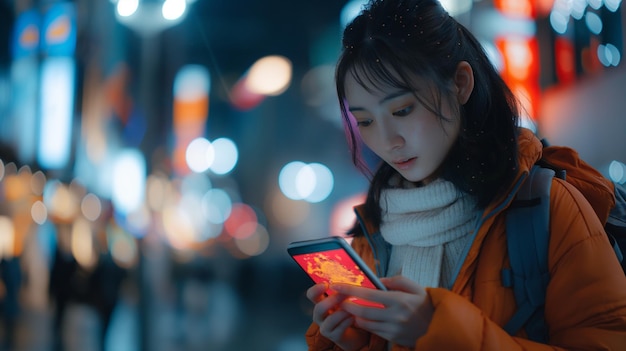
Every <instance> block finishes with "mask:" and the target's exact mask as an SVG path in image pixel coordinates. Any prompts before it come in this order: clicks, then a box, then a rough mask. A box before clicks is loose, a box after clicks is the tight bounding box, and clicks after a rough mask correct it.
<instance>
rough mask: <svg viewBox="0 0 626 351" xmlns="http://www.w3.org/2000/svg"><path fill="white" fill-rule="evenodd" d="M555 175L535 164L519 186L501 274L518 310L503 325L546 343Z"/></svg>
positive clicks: (508, 222)
mask: <svg viewBox="0 0 626 351" xmlns="http://www.w3.org/2000/svg"><path fill="white" fill-rule="evenodd" d="M554 176H555V172H554V171H553V170H551V169H548V168H543V167H541V166H537V165H535V166H534V167H533V168H532V169H531V172H530V173H529V175H528V177H527V178H526V179H525V180H524V182H523V183H522V185H521V187H520V189H519V191H518V193H517V195H516V199H515V200H514V202H513V203H512V204H511V207H510V208H509V209H508V210H507V214H506V227H507V228H506V235H507V246H508V254H509V261H510V264H511V269H510V270H503V271H502V279H503V284H504V285H505V286H512V287H513V292H514V294H515V300H516V303H517V311H516V313H515V314H514V315H513V317H512V318H511V320H510V321H509V322H508V323H507V324H506V325H505V326H504V329H505V330H506V331H507V332H508V333H509V334H510V335H516V334H517V332H518V331H519V330H520V329H521V328H522V327H525V329H526V332H527V334H528V337H529V338H530V339H531V340H535V341H538V342H546V341H547V339H548V329H547V326H546V324H545V317H544V304H545V299H546V289H547V286H548V282H549V280H550V274H549V272H548V246H549V241H550V232H549V231H550V229H549V228H550V226H549V224H550V186H551V185H552V178H553V177H554Z"/></svg>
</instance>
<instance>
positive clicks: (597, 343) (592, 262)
mask: <svg viewBox="0 0 626 351" xmlns="http://www.w3.org/2000/svg"><path fill="white" fill-rule="evenodd" d="M519 145H520V155H521V156H520V174H519V177H520V179H521V177H522V175H523V174H526V173H528V170H529V168H530V167H531V166H532V165H533V164H534V163H535V161H537V160H538V159H539V158H540V157H541V153H542V151H541V150H542V146H541V143H540V141H539V140H538V139H537V138H535V136H534V135H533V134H532V133H531V132H530V131H528V130H523V131H522V132H521V133H520V136H519ZM520 179H518V181H519V180H520ZM516 183H517V182H516ZM512 189H514V188H513V187H512ZM606 189H610V190H612V189H613V188H612V185H611V184H610V182H607V183H606ZM513 195H514V194H513V192H509V194H507V195H506V196H503V197H502V198H500V199H499V200H497V201H494V202H493V203H492V204H491V205H490V206H489V207H488V208H487V209H486V210H485V211H484V213H483V217H482V223H481V224H480V227H479V229H478V230H477V232H476V233H475V238H474V241H473V244H472V246H471V247H470V249H469V251H468V254H467V256H466V258H465V260H464V263H463V264H462V266H461V268H460V271H459V273H458V275H457V278H456V280H455V282H454V284H453V285H452V286H451V287H450V288H449V289H446V288H428V289H427V292H428V294H429V296H430V299H431V301H432V304H433V306H434V307H435V312H434V315H433V319H432V322H431V324H430V327H429V328H428V332H427V333H426V334H425V335H424V336H422V337H421V338H420V339H418V340H417V342H416V344H415V347H414V348H406V347H400V346H397V345H393V346H392V348H391V350H393V351H400V350H420V351H424V350H436V351H447V350H451V351H458V350H493V351H496V350H497V351H503V350H504V351H515V350H626V277H624V273H623V271H622V269H621V267H620V265H619V263H618V261H617V259H616V256H615V253H614V252H613V249H612V248H611V246H610V244H609V242H608V239H607V236H606V235H605V234H604V230H603V225H602V223H601V222H600V220H599V219H598V216H597V215H596V214H595V213H594V209H593V208H591V206H590V205H589V203H588V202H587V201H586V200H585V198H584V197H583V196H582V195H581V193H580V192H579V191H578V190H577V189H575V188H574V187H573V186H572V185H570V184H568V183H565V182H564V181H562V180H560V179H556V178H555V179H554V181H553V185H552V187H551V194H550V196H551V204H550V211H551V214H550V216H551V217H550V218H551V221H550V231H551V236H550V246H549V257H548V264H549V269H550V275H551V279H550V283H549V286H548V289H547V292H546V305H545V317H546V322H547V325H548V327H549V345H544V344H539V343H536V342H533V341H530V340H528V339H526V338H525V334H524V332H523V331H521V332H520V334H519V335H517V336H515V337H512V336H510V335H508V334H507V333H506V332H505V331H504V330H503V329H502V326H503V325H505V324H506V322H508V320H509V319H510V318H511V316H512V315H513V313H514V311H515V299H514V296H513V290H512V289H511V288H506V287H504V286H503V284H502V282H501V271H502V269H503V267H505V266H508V258H507V253H506V252H507V249H506V237H505V218H504V213H503V210H504V209H506V208H507V207H508V205H509V204H510V201H511V200H512V198H513ZM597 196H607V197H611V196H612V193H611V192H610V191H598V192H597ZM610 200H612V199H610ZM605 202H607V201H605ZM608 202H609V203H610V201H608ZM596 210H597V211H598V213H600V214H601V213H608V208H606V209H596ZM357 213H358V209H357ZM604 218H606V217H604ZM364 226H365V228H366V229H367V230H366V231H367V232H368V233H373V234H366V235H365V236H359V237H356V238H354V240H353V241H352V246H353V247H354V248H355V249H356V251H357V252H358V253H359V254H360V255H361V257H363V259H364V260H365V261H366V262H367V263H368V265H369V266H370V267H371V268H372V269H373V270H374V271H375V272H376V271H379V270H380V265H381V264H385V263H384V262H377V260H376V259H375V258H374V257H375V256H376V255H377V249H373V248H372V246H371V245H370V243H369V241H371V240H372V238H376V237H380V234H379V233H377V230H376V228H372V227H371V226H370V225H368V224H367V223H365V224H364ZM368 235H371V237H369V240H368V238H367V236H368ZM306 339H307V343H308V345H309V350H315V351H317V350H320V351H321V350H340V348H338V347H337V346H335V345H334V344H333V343H332V342H330V341H329V340H328V339H326V338H324V337H323V336H321V334H320V333H319V328H318V326H317V325H316V324H315V323H313V324H312V325H311V326H310V327H309V329H308V330H307V332H306ZM363 350H372V351H373V350H376V351H386V350H388V345H387V342H386V341H385V340H383V339H381V338H379V337H378V336H376V335H372V337H371V339H370V344H369V347H367V348H365V349H363Z"/></svg>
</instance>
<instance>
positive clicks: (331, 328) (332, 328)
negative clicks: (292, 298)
mask: <svg viewBox="0 0 626 351" xmlns="http://www.w3.org/2000/svg"><path fill="white" fill-rule="evenodd" d="M327 289H328V284H325V283H320V284H316V285H313V286H312V287H310V288H309V289H308V290H307V293H306V296H307V298H308V299H309V300H311V301H312V302H313V303H314V304H315V307H314V308H313V322H315V323H316V324H317V325H318V326H319V328H320V333H321V334H322V335H323V336H324V337H326V338H327V339H329V340H330V341H332V342H334V343H335V344H336V345H337V346H339V347H341V348H342V349H343V350H345V351H353V350H360V349H361V348H363V347H364V346H366V345H367V343H368V342H369V338H370V334H369V333H368V332H366V331H365V330H363V329H359V328H356V327H355V326H354V317H353V316H352V315H351V314H349V313H348V312H346V311H344V310H343V309H341V308H340V307H339V305H340V304H341V302H342V301H344V300H345V299H346V298H347V297H348V296H346V295H342V294H339V293H333V294H331V295H329V296H326V295H325V292H326V290H327Z"/></svg>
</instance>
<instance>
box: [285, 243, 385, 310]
mask: <svg viewBox="0 0 626 351" xmlns="http://www.w3.org/2000/svg"><path fill="white" fill-rule="evenodd" d="M294 259H295V260H296V262H298V264H299V265H300V266H301V267H302V268H303V269H304V270H305V271H306V272H307V273H308V274H309V276H310V277H311V278H312V279H313V281H314V282H315V283H322V282H331V283H346V284H352V285H359V286H364V287H368V288H372V289H376V286H375V285H374V284H373V283H372V282H371V281H370V280H369V279H368V278H367V276H366V275H365V273H363V271H362V270H361V269H360V268H359V266H357V264H356V263H355V262H354V261H353V260H352V259H351V258H350V256H348V254H347V253H346V252H345V251H344V250H342V249H333V250H328V251H322V252H312V253H306V254H301V255H294ZM327 293H330V292H327ZM351 300H352V301H354V302H356V303H361V304H364V305H368V306H377V307H381V306H380V305H379V304H376V303H373V302H368V301H364V300H359V299H351Z"/></svg>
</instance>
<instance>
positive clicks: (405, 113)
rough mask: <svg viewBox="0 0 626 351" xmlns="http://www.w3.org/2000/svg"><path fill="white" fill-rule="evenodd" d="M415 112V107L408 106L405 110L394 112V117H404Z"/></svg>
mask: <svg viewBox="0 0 626 351" xmlns="http://www.w3.org/2000/svg"><path fill="white" fill-rule="evenodd" d="M411 111H413V105H410V106H407V107H405V108H403V109H400V110H396V111H394V113H393V115H394V116H398V117H404V116H406V115H408V114H409V113H411Z"/></svg>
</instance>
